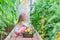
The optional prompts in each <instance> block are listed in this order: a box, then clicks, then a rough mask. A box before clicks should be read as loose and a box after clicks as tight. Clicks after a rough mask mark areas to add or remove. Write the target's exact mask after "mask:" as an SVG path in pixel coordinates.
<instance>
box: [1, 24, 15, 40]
mask: <svg viewBox="0 0 60 40" xmlns="http://www.w3.org/2000/svg"><path fill="white" fill-rule="evenodd" d="M13 28H14V25H12V26H10V27H6V28H5V32H6V33H7V35H2V40H4V39H5V38H6V37H7V36H8V34H9V33H10V32H11V30H12V29H13Z"/></svg>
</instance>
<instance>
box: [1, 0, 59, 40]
mask: <svg viewBox="0 0 60 40" xmlns="http://www.w3.org/2000/svg"><path fill="white" fill-rule="evenodd" d="M16 3H17V5H15V4H16ZM31 3H32V1H31ZM19 4H20V0H0V39H1V38H3V39H4V38H5V37H6V36H7V35H8V34H9V33H10V31H11V29H12V28H13V26H14V24H16V23H17V19H18V17H17V9H18V5H19ZM16 6H17V7H16ZM30 10H31V11H30V20H31V24H32V25H33V26H34V28H35V29H36V30H37V31H38V32H39V34H40V35H41V37H42V38H43V39H44V40H55V39H57V38H59V37H60V36H58V33H59V32H60V0H34V3H32V5H31V9H30ZM57 40H58V39H57Z"/></svg>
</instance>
